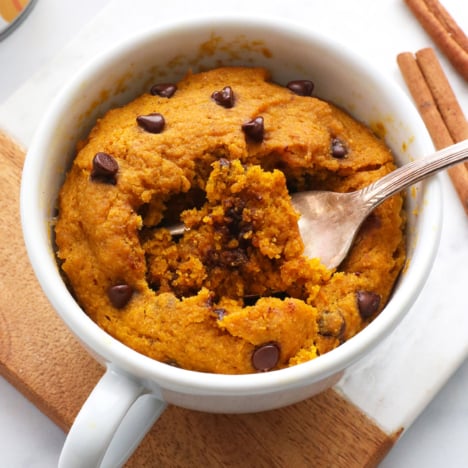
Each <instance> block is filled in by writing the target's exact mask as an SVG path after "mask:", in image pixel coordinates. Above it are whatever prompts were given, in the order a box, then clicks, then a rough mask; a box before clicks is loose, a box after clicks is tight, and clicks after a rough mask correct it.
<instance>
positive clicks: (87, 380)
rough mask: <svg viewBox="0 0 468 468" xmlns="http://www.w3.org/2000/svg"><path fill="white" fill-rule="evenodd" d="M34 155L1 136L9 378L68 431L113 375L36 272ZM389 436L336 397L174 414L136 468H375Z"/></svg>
mask: <svg viewBox="0 0 468 468" xmlns="http://www.w3.org/2000/svg"><path fill="white" fill-rule="evenodd" d="M23 160H24V150H23V149H22V148H20V147H19V146H18V145H17V144H15V143H14V142H13V141H12V140H11V139H9V138H8V137H7V136H6V135H4V134H3V133H0V164H1V168H2V169H1V171H0V210H1V213H2V223H1V230H0V264H1V270H0V297H1V303H0V373H1V374H2V375H3V376H4V377H5V378H6V379H7V380H9V381H10V382H11V383H12V384H13V385H14V386H15V387H16V388H17V389H18V390H19V391H21V392H22V393H23V394H24V395H25V396H26V397H27V398H28V399H29V400H30V401H32V402H33V403H34V404H35V405H36V406H37V407H38V408H39V409H40V410H41V411H42V412H44V413H45V414H46V415H47V416H48V417H49V418H51V419H52V420H53V421H54V422H55V423H56V424H58V425H59V426H60V427H61V428H62V429H63V430H64V431H67V430H68V429H69V428H70V426H71V424H72V422H73V419H74V418H75V416H76V414H77V412H78V411H79V408H80V407H81V405H82V404H83V402H84V401H85V400H86V398H87V396H88V394H89V393H90V391H91V390H92V388H93V387H94V385H95V384H96V382H97V381H98V380H99V378H100V376H101V375H102V373H103V369H102V368H101V367H100V365H99V364H98V363H97V362H96V361H94V359H93V358H92V357H91V356H90V355H89V354H88V353H87V352H86V351H85V350H84V349H83V348H82V347H81V345H80V344H79V343H78V342H77V341H76V340H75V338H74V337H73V336H72V335H71V333H70V332H69V331H68V329H67V328H66V327H65V325H64V324H63V323H62V321H61V319H60V318H59V317H58V316H57V315H56V314H55V312H54V311H53V309H52V308H51V306H50V305H49V303H48V301H47V299H46V298H45V296H44V295H43V293H42V290H41V289H40V287H39V285H38V283H37V281H36V279H35V276H34V273H33V271H32V269H31V267H30V265H29V261H28V258H27V255H26V251H25V247H24V245H23V238H22V232H21V225H20V216H19V187H20V178H21V168H22V164H23ZM398 435H399V433H395V434H386V433H385V432H384V431H382V430H381V429H380V428H379V427H378V426H377V425H376V424H375V423H374V422H373V421H371V420H370V419H369V418H368V417H367V416H365V415H364V414H363V413H362V412H361V411H360V410H359V409H357V408H356V407H355V406H354V405H353V404H351V403H350V402H349V401H348V400H346V399H345V398H343V397H342V396H341V395H339V394H338V393H337V392H336V390H334V389H330V390H327V391H325V392H324V393H322V394H320V395H318V396H316V397H314V398H311V399H309V400H307V401H304V402H302V403H299V404H296V405H293V406H290V407H287V408H283V409H279V410H275V411H269V412H264V413H257V414H248V415H219V414H218V415H214V414H207V413H200V412H195V411H189V410H184V409H181V408H176V407H169V408H168V409H167V410H166V411H165V412H164V414H163V415H162V416H161V418H160V419H159V420H158V421H157V423H156V424H155V425H154V427H153V429H152V430H151V431H150V433H149V434H148V435H147V436H146V438H145V439H144V441H143V442H142V444H141V445H140V447H139V448H138V449H137V451H136V453H135V454H134V455H133V457H132V458H131V459H130V461H129V462H128V466H129V467H139V468H140V467H149V466H171V467H174V466H177V467H192V466H207V467H211V466H216V467H220V466H229V467H236V466H242V467H263V466H265V467H266V466H268V467H272V466H274V467H283V466H284V467H286V466H288V467H295V468H298V467H312V466H313V467H316V468H320V467H330V466H333V467H346V468H350V467H373V466H376V465H378V463H379V462H380V461H381V460H382V459H383V458H384V456H385V455H386V454H387V452H388V451H389V450H390V449H391V447H392V446H393V444H394V443H395V442H396V440H397V439H398Z"/></svg>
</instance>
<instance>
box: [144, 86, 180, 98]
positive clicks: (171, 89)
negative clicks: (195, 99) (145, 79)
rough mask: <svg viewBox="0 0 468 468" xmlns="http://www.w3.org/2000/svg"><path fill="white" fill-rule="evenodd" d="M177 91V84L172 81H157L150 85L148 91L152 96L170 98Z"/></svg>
mask: <svg viewBox="0 0 468 468" xmlns="http://www.w3.org/2000/svg"><path fill="white" fill-rule="evenodd" d="M176 91H177V85H175V84H174V83H158V84H155V85H153V86H152V87H151V90H150V93H151V94H152V95H153V96H161V97H165V98H170V97H172V96H174V93H175V92H176Z"/></svg>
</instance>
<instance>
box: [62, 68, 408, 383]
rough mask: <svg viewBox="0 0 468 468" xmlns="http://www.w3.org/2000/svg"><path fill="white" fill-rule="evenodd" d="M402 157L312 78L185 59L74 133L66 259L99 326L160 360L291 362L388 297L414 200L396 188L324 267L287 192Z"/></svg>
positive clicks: (198, 366)
mask: <svg viewBox="0 0 468 468" xmlns="http://www.w3.org/2000/svg"><path fill="white" fill-rule="evenodd" d="M394 168H395V164H394V160H393V156H392V153H391V151H390V150H389V149H388V148H387V147H386V146H385V144H384V143H383V142H382V140H380V139H379V138H378V137H377V136H375V135H374V134H373V133H372V132H371V130H370V129H368V128H367V127H366V126H364V125H362V124H361V123H359V122H357V121H356V120H354V119H353V118H352V117H351V116H349V115H348V114H346V113H345V112H344V111H342V110H340V109H339V108H337V107H335V106H334V105H332V104H330V103H327V102H325V101H323V100H320V99H318V98H316V97H314V96H313V83H312V82H311V81H309V80H296V81H291V82H289V83H288V84H287V85H286V86H280V85H278V84H275V83H272V82H271V81H270V80H269V75H268V71H267V70H265V69H261V68H218V69H214V70H210V71H207V72H202V73H197V74H191V73H189V74H188V75H187V76H186V77H185V78H184V79H183V80H182V81H181V82H179V83H177V84H176V83H157V84H155V85H154V86H153V87H152V88H151V89H150V90H148V93H147V94H144V95H142V96H141V97H139V98H137V99H135V100H134V101H132V102H130V103H129V104H127V105H125V106H124V107H121V108H118V109H113V110H111V111H109V112H108V113H107V114H106V115H105V116H103V117H102V118H101V119H100V120H98V122H97V123H96V125H95V127H94V128H93V129H92V131H91V133H90V134H89V136H88V137H87V139H86V140H85V141H82V142H80V144H79V147H78V153H77V156H76V158H75V160H74V162H73V166H72V168H71V170H70V171H69V173H68V175H67V178H66V181H65V183H64V185H63V187H62V189H61V192H60V197H59V211H58V219H57V223H56V226H55V235H56V243H57V255H58V258H59V262H60V266H61V269H62V271H63V273H64V275H65V277H66V279H67V282H68V285H69V287H70V289H71V291H73V294H74V295H75V297H76V299H77V300H78V302H79V303H80V304H81V306H82V307H83V308H84V310H85V311H86V312H87V314H88V315H89V316H90V317H91V318H92V319H93V320H94V321H96V322H97V323H98V325H99V326H100V327H102V328H103V329H104V330H106V331H107V332H108V333H110V334H111V335H112V336H114V337H116V338H117V339H119V340H120V341H122V342H123V343H125V344H126V345H128V346H130V347H131V348H133V349H135V350H137V351H139V352H141V353H142V354H145V355H147V356H149V357H151V358H154V359H156V360H158V361H161V362H164V363H167V364H168V365H174V366H179V367H182V368H185V369H190V370H198V371H204V372H214V373H223V374H245V373H252V372H259V371H269V370H274V369H280V368H284V367H288V366H291V365H295V364H298V363H301V362H305V361H308V360H311V359H314V358H315V357H317V356H319V355H320V354H323V353H326V352H328V351H330V350H331V349H333V348H335V347H337V346H339V345H340V344H341V343H343V342H344V341H346V340H348V339H349V338H351V337H352V336H354V335H355V334H356V333H358V332H359V331H360V330H361V329H362V328H364V327H365V326H366V325H367V324H368V323H369V322H370V321H372V320H373V318H375V317H376V316H377V315H378V314H379V312H380V311H381V310H382V308H383V307H384V305H385V304H386V302H387V301H388V299H389V296H390V294H391V291H392V288H393V285H394V283H395V281H396V278H397V277H398V274H399V272H400V271H401V268H402V266H403V264H404V260H405V242H404V225H405V214H404V211H403V198H402V196H401V195H396V196H394V197H392V198H390V199H388V200H386V201H385V202H384V203H383V204H381V205H380V206H379V207H378V208H376V210H375V211H374V212H373V213H372V214H371V215H370V216H369V217H368V219H367V220H366V221H365V222H364V224H363V226H362V228H361V230H360V232H359V234H358V236H357V238H356V241H355V243H354V245H353V248H352V250H351V251H350V253H349V255H348V257H347V258H346V259H345V261H344V262H343V263H342V264H341V265H340V266H339V268H338V269H337V270H336V271H335V270H332V271H330V270H328V269H327V268H325V267H324V266H323V265H322V264H321V263H320V259H317V258H307V257H305V256H304V255H303V250H304V245H303V242H302V239H301V237H300V233H299V230H298V226H297V220H298V218H299V216H300V214H299V213H297V212H296V211H295V210H294V208H293V207H292V205H291V200H290V194H291V193H293V192H296V191H302V190H333V191H340V192H348V191H352V190H357V189H359V188H362V187H363V186H366V185H368V184H369V183H371V182H372V181H374V180H376V179H378V178H380V177H382V176H383V175H385V174H387V173H388V172H390V171H391V170H393V169H394ZM180 221H182V222H183V223H184V225H185V227H186V229H185V231H184V233H183V234H182V235H181V236H173V235H171V233H170V232H169V230H168V226H170V225H172V224H175V223H177V222H180Z"/></svg>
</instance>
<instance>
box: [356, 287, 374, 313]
mask: <svg viewBox="0 0 468 468" xmlns="http://www.w3.org/2000/svg"><path fill="white" fill-rule="evenodd" d="M356 300H357V305H358V310H359V314H360V315H361V317H362V318H363V319H368V318H369V317H371V316H372V315H374V314H375V312H377V310H378V308H379V305H380V295H379V294H376V293H374V292H372V291H357V292H356Z"/></svg>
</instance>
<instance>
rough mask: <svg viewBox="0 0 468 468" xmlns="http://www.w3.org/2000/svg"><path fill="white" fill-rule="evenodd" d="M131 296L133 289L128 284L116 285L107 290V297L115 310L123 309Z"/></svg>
mask: <svg viewBox="0 0 468 468" xmlns="http://www.w3.org/2000/svg"><path fill="white" fill-rule="evenodd" d="M132 295H133V288H132V287H131V286H129V285H128V284H116V285H114V286H111V287H110V288H109V289H108V290H107V296H108V297H109V300H110V301H111V304H112V305H113V306H114V307H115V308H116V309H122V308H124V307H125V306H126V305H127V304H128V302H129V301H130V299H131V298H132Z"/></svg>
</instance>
